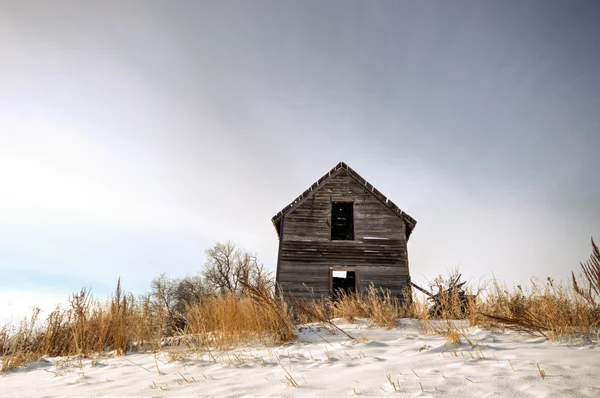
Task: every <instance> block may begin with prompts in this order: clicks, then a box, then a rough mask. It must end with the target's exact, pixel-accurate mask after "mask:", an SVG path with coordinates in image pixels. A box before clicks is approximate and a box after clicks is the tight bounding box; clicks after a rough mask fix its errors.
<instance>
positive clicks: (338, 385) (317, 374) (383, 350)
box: [0, 319, 600, 397]
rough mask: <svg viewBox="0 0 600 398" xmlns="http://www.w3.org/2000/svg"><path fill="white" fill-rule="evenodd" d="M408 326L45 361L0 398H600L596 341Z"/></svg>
mask: <svg viewBox="0 0 600 398" xmlns="http://www.w3.org/2000/svg"><path fill="white" fill-rule="evenodd" d="M414 322H415V321H412V320H409V319H403V320H401V321H400V322H399V326H398V327H397V328H396V329H392V330H384V329H381V328H372V327H369V326H368V323H367V321H366V320H357V321H356V322H355V323H352V324H347V323H340V324H338V326H339V327H341V328H342V329H343V330H344V331H346V332H348V333H349V334H351V335H352V336H354V337H355V338H356V339H357V340H358V341H357V342H353V341H351V340H350V339H349V338H348V337H346V336H344V335H343V334H342V333H339V332H337V333H334V331H333V330H332V329H330V328H327V327H325V326H323V325H319V324H309V325H303V326H300V327H299V328H298V337H299V339H298V341H297V342H295V343H291V344H286V345H283V346H278V347H266V346H264V345H260V344H258V343H257V344H252V345H245V346H243V347H238V348H235V349H231V350H229V351H225V352H222V351H211V352H210V353H209V352H208V351H190V350H188V349H184V348H181V347H170V348H165V349H164V350H163V351H161V352H158V353H131V354H127V355H125V356H120V357H119V356H117V357H114V356H111V355H104V356H99V357H96V358H92V359H78V358H74V359H73V358H71V359H68V358H47V359H46V360H44V361H38V362H35V363H31V364H29V365H27V366H25V367H22V368H19V369H16V370H14V371H12V372H9V373H7V374H4V375H2V376H0V395H1V396H6V397H32V396H47V397H49V396H153V397H160V396H217V397H226V396H285V397H306V396H319V397H340V396H341V397H344V396H353V395H355V394H356V395H360V396H385V395H394V396H399V397H430V396H431V397H445V396H456V397H458V396H465V397H488V396H501V397H508V396H510V397H548V396H556V397H566V396H568V397H594V396H595V397H597V396H600V378H599V377H598V376H599V373H598V372H599V371H598V369H600V366H599V365H600V355H599V354H600V347H599V346H598V344H597V343H590V342H587V341H584V340H574V341H570V342H565V343H550V342H547V341H546V340H545V339H544V338H539V337H532V336H529V335H527V334H521V333H517V332H507V331H504V332H503V331H490V330H478V329H471V328H464V329H463V330H462V332H463V333H465V336H466V337H468V340H469V341H470V342H471V343H472V344H469V343H468V342H467V340H466V339H465V337H464V336H461V340H462V342H461V344H448V343H446V341H445V337H444V336H442V335H439V334H429V335H424V334H422V333H420V331H419V328H417V327H415V326H416V324H415V323H414ZM540 371H543V372H545V378H543V377H542V375H541V374H540ZM294 383H296V384H297V385H298V387H294V386H293V384H294ZM392 383H394V385H392ZM394 387H395V388H396V390H397V391H395V390H394Z"/></svg>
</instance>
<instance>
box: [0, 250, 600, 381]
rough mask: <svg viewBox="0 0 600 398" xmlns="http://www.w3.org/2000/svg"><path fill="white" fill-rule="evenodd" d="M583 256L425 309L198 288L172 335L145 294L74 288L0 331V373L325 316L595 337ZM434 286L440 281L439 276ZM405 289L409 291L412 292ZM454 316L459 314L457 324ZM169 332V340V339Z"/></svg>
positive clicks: (234, 339)
mask: <svg viewBox="0 0 600 398" xmlns="http://www.w3.org/2000/svg"><path fill="white" fill-rule="evenodd" d="M592 246H593V252H592V256H591V257H590V260H589V261H588V262H586V263H583V264H581V266H582V270H583V273H582V275H581V276H580V277H579V278H576V277H575V275H573V277H572V278H573V281H572V283H571V284H564V283H555V282H554V281H553V280H552V279H548V280H546V281H545V282H544V283H540V282H536V281H533V280H532V281H531V284H530V286H526V287H525V288H523V287H520V286H519V287H516V288H512V289H508V288H507V287H506V286H504V285H502V284H500V283H499V282H497V281H493V283H491V284H490V287H489V288H487V289H485V290H482V289H481V288H479V289H477V292H476V293H475V292H474V291H473V290H474V288H469V287H467V290H466V297H467V301H466V302H465V300H463V299H461V298H460V297H459V296H458V294H457V292H453V293H451V294H447V295H445V296H444V293H442V294H441V296H440V304H439V307H438V308H436V309H435V311H431V303H429V302H428V301H427V298H426V297H424V296H419V295H417V294H413V293H411V292H410V291H407V292H406V293H405V294H404V297H411V298H412V300H410V301H399V300H398V298H396V297H394V296H393V295H391V294H390V292H389V291H383V290H378V289H376V288H375V287H374V286H370V287H369V288H368V289H367V290H366V291H365V292H363V293H361V294H341V296H340V298H339V299H338V300H335V301H332V300H330V299H327V298H325V299H320V298H319V299H313V300H311V301H305V302H294V304H295V305H293V306H290V305H289V303H288V302H286V300H284V299H283V298H282V297H280V296H276V295H275V294H274V293H273V291H272V290H270V289H267V288H265V287H253V286H249V285H244V286H245V289H244V294H235V293H230V294H222V295H215V294H205V295H203V296H202V297H200V298H199V299H198V300H196V301H194V302H192V303H186V304H185V305H184V308H183V310H182V314H179V315H178V316H180V317H182V318H183V320H184V321H185V322H183V323H182V325H185V326H184V327H183V329H179V330H177V331H176V334H177V335H180V336H182V335H186V336H187V338H185V339H177V338H171V339H169V337H170V336H171V334H172V331H173V329H172V328H171V327H169V325H170V324H171V323H172V322H170V320H169V319H168V313H167V312H165V311H163V310H161V309H160V308H158V307H157V306H156V305H155V304H156V303H154V304H153V303H152V301H151V298H150V297H149V296H142V297H140V298H137V299H136V298H134V297H133V296H132V295H131V294H125V293H123V291H122V289H121V283H120V280H119V282H118V283H117V288H116V290H115V293H114V294H113V295H112V296H111V297H110V298H108V299H106V300H104V301H100V300H96V299H94V297H93V296H92V294H91V292H90V291H89V290H87V289H82V290H81V291H80V292H79V293H76V294H73V295H72V296H71V297H70V299H69V302H70V305H69V307H68V308H60V307H59V308H56V309H55V310H54V311H52V312H51V313H50V314H49V315H48V316H47V317H46V318H45V320H40V311H39V310H35V311H34V312H33V314H32V316H31V317H30V318H29V319H25V320H23V321H22V322H21V323H20V324H19V325H17V326H15V327H8V326H5V327H3V328H2V329H0V371H1V372H6V371H8V370H10V369H13V368H15V367H18V366H20V365H22V364H25V363H27V362H29V361H32V360H36V359H40V358H42V357H44V356H84V357H89V356H92V355H95V354H97V353H103V352H104V353H106V352H112V353H114V354H115V355H122V354H124V353H125V352H127V351H130V350H152V351H156V350H159V349H160V348H161V347H162V346H163V345H164V344H175V343H176V342H177V341H186V342H187V343H189V344H190V345H193V347H196V348H200V349H212V348H218V349H227V348H229V347H232V346H234V345H236V344H239V343H243V342H252V341H261V342H264V343H267V344H269V343H276V344H279V343H285V342H289V341H293V340H294V339H295V338H296V335H295V325H296V324H298V323H307V322H328V321H329V320H330V319H332V318H345V319H346V320H348V321H354V320H355V319H356V318H368V319H369V320H370V321H371V323H372V324H373V325H375V326H380V327H385V328H394V327H396V322H397V319H398V318H402V317H409V318H411V319H413V322H415V324H416V325H417V327H418V328H419V330H420V331H421V332H422V333H432V332H433V333H444V334H445V335H446V337H447V341H448V342H449V343H459V342H460V339H461V336H462V337H463V338H464V339H467V340H468V338H467V336H466V333H465V332H464V330H462V329H460V328H461V327H464V325H465V324H466V325H469V326H477V327H481V328H491V327H501V328H509V329H514V330H519V331H525V332H528V333H533V334H540V335H543V336H545V337H546V338H548V339H549V340H552V341H562V340H564V339H573V338H582V339H588V340H595V341H599V340H600V295H599V293H600V251H599V250H598V247H597V246H596V245H595V244H594V243H593V241H592ZM440 281H441V282H443V280H440ZM411 294H412V296H411ZM292 301H294V300H293V299H292ZM456 319H463V322H462V323H460V325H463V326H457V323H456V322H455V320H456ZM176 337H177V336H176Z"/></svg>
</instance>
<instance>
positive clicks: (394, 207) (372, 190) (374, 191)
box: [271, 162, 417, 235]
mask: <svg viewBox="0 0 600 398" xmlns="http://www.w3.org/2000/svg"><path fill="white" fill-rule="evenodd" d="M340 170H347V171H348V174H349V175H350V177H352V178H353V179H354V180H356V182H358V183H359V184H360V185H362V186H363V187H364V188H365V189H366V190H367V191H369V192H370V193H371V194H372V195H373V196H375V197H376V198H377V199H378V200H379V201H380V202H381V203H383V204H384V205H386V206H387V207H388V208H389V209H390V210H392V211H393V212H394V213H395V214H396V215H397V216H398V217H402V218H404V219H405V221H406V222H407V223H408V224H409V225H410V231H409V235H410V232H412V229H413V228H414V227H415V225H416V223H417V221H416V220H415V219H414V218H412V217H411V216H409V215H408V214H406V213H405V212H404V211H402V210H401V209H400V208H399V207H398V206H397V205H396V204H395V203H394V202H392V201H391V200H390V199H389V198H388V197H386V196H385V195H384V194H383V193H381V191H379V190H378V189H377V188H375V187H374V186H373V185H372V184H371V183H369V182H368V181H367V180H366V179H364V178H363V177H362V176H361V175H360V174H358V173H357V172H356V171H354V169H352V168H351V167H350V166H348V164H346V163H344V162H339V163H338V164H337V165H335V166H334V167H333V168H332V169H331V170H329V171H328V172H327V173H325V175H323V176H322V177H321V178H319V179H318V180H317V181H316V182H315V183H313V184H312V185H311V186H310V187H308V188H307V189H306V190H305V191H304V192H302V193H301V194H300V195H298V197H296V198H295V199H294V200H293V201H292V202H291V203H290V204H289V205H287V206H286V207H284V208H283V209H281V211H279V212H278V213H277V214H275V215H274V216H273V217H272V218H271V221H272V222H273V224H274V225H275V228H277V222H278V220H279V219H280V218H281V216H283V215H284V214H286V213H287V212H289V211H290V210H291V209H293V208H294V207H296V206H297V205H299V204H300V203H301V202H303V201H304V199H306V198H307V197H308V195H309V194H310V193H311V192H313V191H314V190H316V189H318V188H319V187H320V186H321V185H322V184H323V183H324V182H325V181H327V180H329V179H330V178H331V177H332V176H333V175H335V174H337V173H338V172H339V171H340Z"/></svg>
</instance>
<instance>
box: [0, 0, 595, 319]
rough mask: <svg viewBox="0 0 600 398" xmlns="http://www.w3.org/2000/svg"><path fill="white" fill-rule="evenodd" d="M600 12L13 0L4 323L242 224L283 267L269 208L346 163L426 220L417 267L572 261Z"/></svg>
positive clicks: (1, 239)
mask: <svg viewBox="0 0 600 398" xmlns="http://www.w3.org/2000/svg"><path fill="white" fill-rule="evenodd" d="M599 27H600V7H599V6H598V3H597V2H594V1H573V2H551V1H542V2H533V1H528V2H521V1H516V2H511V1H502V2H492V1H474V2H464V1H457V2H441V1H440V2H430V1H418V2H416V1H415V2H408V1H393V2H392V1H389V2H388V1H373V2H363V1H328V2H321V1H302V2H300V1H297V2H289V1H219V2H213V1H210V2H209V1H206V2H199V1H190V2H184V1H176V2H167V1H143V2H142V1H131V2H121V1H119V2H111V1H97V2H91V1H89V2H75V1H72V2H64V1H37V2H34V1H19V2H9V1H0V37H2V40H1V41H0V277H1V278H0V318H1V317H2V316H4V317H6V316H7V315H6V314H8V313H9V312H11V311H12V312H15V311H16V309H17V305H16V304H15V300H18V301H19V303H21V304H22V306H27V305H33V304H29V303H30V302H32V300H33V299H35V300H38V302H39V301H45V302H54V301H56V300H57V299H56V297H64V298H66V297H67V296H68V294H69V293H71V292H73V291H76V290H78V289H79V288H80V287H82V286H83V285H85V286H89V287H92V289H93V290H94V291H95V292H96V295H98V296H102V295H106V294H108V293H109V292H110V291H112V289H113V287H114V285H115V284H116V280H117V278H118V277H119V276H121V277H122V278H123V284H124V287H125V288H126V289H128V290H131V291H134V292H136V293H141V292H143V291H145V290H147V288H148V286H149V281H150V280H151V279H152V278H153V277H154V276H156V275H158V274H160V273H162V272H165V273H166V274H168V275H171V276H181V275H184V274H186V273H195V272H197V271H199V270H200V269H201V267H202V264H203V263H204V249H206V248H207V247H209V246H211V245H212V244H214V243H215V242H217V241H223V240H227V239H231V240H234V241H236V242H237V243H238V245H239V246H241V247H244V248H246V249H248V250H251V251H254V252H256V253H257V254H258V255H259V257H260V259H261V260H262V261H263V262H264V263H265V265H267V267H269V268H271V269H274V266H275V261H276V253H277V236H276V233H275V231H274V229H273V227H272V225H271V223H270V218H271V216H273V215H274V214H275V213H276V212H277V211H279V210H280V209H281V208H282V207H284V206H285V205H287V204H288V203H289V202H290V201H291V200H292V199H294V198H295V197H296V196H297V195H298V194H300V193H301V192H302V191H303V190H304V189H306V188H307V187H308V186H309V185H310V184H312V183H313V182H314V181H315V180H316V179H318V178H319V177H320V176H321V175H322V174H324V173H325V172H326V171H327V170H329V169H330V168H331V167H333V166H334V165H335V164H336V163H338V162H339V161H345V162H347V163H348V164H349V165H350V166H351V167H353V168H354V169H355V170H356V171H357V172H359V173H360V174H361V175H363V177H365V178H366V179H368V180H369V181H370V182H372V183H373V184H374V185H375V186H376V187H377V188H378V189H379V190H381V191H382V192H383V193H384V194H386V195H387V196H388V197H390V198H391V199H392V200H393V201H394V202H395V203H397V204H398V205H399V206H400V207H401V208H402V209H403V210H405V211H406V212H407V213H408V214H410V215H411V216H413V217H414V218H415V219H416V220H417V221H418V224H417V227H416V229H415V231H414V233H413V235H412V237H411V241H410V243H409V258H410V264H411V273H412V276H413V279H414V280H416V281H417V282H421V283H422V282H423V281H424V280H425V278H426V277H427V278H432V277H434V276H435V275H437V274H439V273H443V272H445V271H446V269H447V268H449V267H453V266H456V265H459V264H460V267H461V270H462V272H463V274H464V276H465V277H466V278H472V279H473V280H475V281H476V280H478V279H479V278H481V277H483V278H489V277H491V276H492V274H495V275H496V276H497V277H498V278H499V279H501V280H505V281H507V282H508V283H509V284H512V283H523V282H526V281H527V280H528V279H529V278H530V277H532V276H535V277H538V278H545V277H546V276H549V275H550V276H553V277H555V278H556V279H563V278H567V277H568V276H569V273H570V271H571V270H576V269H577V268H578V263H579V261H582V260H585V259H586V258H587V256H588V254H589V252H590V244H589V238H590V236H596V237H597V239H598V240H600V178H599V177H598V171H599V170H600V156H599V154H598V148H599V147H600V116H599V115H600V73H599V72H598V71H600V28H599ZM9 299H10V300H11V304H10V305H8V304H7V302H8V300H9ZM38 302H36V303H38ZM25 304H27V305H25ZM39 305H43V304H42V303H39Z"/></svg>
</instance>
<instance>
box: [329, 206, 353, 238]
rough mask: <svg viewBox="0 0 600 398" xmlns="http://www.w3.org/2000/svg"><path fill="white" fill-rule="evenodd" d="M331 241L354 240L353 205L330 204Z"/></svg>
mask: <svg viewBox="0 0 600 398" xmlns="http://www.w3.org/2000/svg"><path fill="white" fill-rule="evenodd" d="M331 240H354V203H352V202H333V203H332V205H331Z"/></svg>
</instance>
